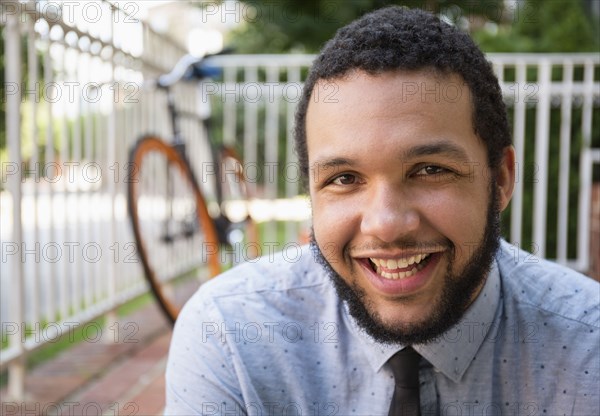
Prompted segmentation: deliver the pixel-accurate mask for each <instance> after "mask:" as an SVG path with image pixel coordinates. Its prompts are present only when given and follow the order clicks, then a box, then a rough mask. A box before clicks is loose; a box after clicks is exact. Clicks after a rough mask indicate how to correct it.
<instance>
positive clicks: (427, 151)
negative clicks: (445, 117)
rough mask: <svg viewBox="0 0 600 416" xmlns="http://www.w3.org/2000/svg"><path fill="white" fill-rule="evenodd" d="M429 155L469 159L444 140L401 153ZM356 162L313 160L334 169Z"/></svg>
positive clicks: (459, 148)
mask: <svg viewBox="0 0 600 416" xmlns="http://www.w3.org/2000/svg"><path fill="white" fill-rule="evenodd" d="M431 155H446V156H449V157H451V158H452V159H454V160H458V161H464V162H468V161H469V160H470V159H469V156H468V155H467V152H466V151H465V150H464V149H463V148H462V147H460V146H457V145H455V144H454V143H452V142H449V141H445V140H442V141H439V142H435V143H428V144H422V145H417V146H413V147H411V148H410V149H408V150H406V151H405V152H404V153H403V157H404V159H405V160H409V159H414V158H418V157H420V156H431ZM356 164H357V162H356V160H354V159H350V158H346V157H334V158H331V159H324V160H316V161H315V165H316V166H318V167H319V169H335V168H339V167H340V166H344V167H347V166H354V165H356Z"/></svg>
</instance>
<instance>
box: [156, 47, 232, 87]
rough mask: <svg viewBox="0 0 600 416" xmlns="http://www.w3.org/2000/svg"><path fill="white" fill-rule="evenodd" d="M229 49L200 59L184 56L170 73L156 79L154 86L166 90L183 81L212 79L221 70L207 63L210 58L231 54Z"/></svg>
mask: <svg viewBox="0 0 600 416" xmlns="http://www.w3.org/2000/svg"><path fill="white" fill-rule="evenodd" d="M231 51H232V49H231V48H225V49H223V50H222V51H220V52H217V53H214V54H209V55H205V56H203V57H201V58H198V57H197V56H192V55H189V54H188V55H184V56H183V57H181V59H179V61H178V62H177V64H175V66H174V67H173V69H172V70H171V72H169V73H168V74H163V75H161V76H159V77H158V79H157V81H156V85H157V86H158V87H160V88H168V87H170V86H171V85H173V84H176V83H177V82H179V81H181V80H184V81H189V80H201V79H204V78H209V77H214V76H216V75H219V74H220V73H221V69H220V68H218V67H215V66H211V65H210V63H209V62H207V61H210V59H209V58H210V57H211V56H216V55H224V54H227V53H231Z"/></svg>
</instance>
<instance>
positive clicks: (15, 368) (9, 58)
mask: <svg viewBox="0 0 600 416" xmlns="http://www.w3.org/2000/svg"><path fill="white" fill-rule="evenodd" d="M4 17H5V18H6V29H5V31H4V50H5V53H6V55H5V57H6V59H5V61H4V62H5V64H6V67H5V82H6V85H15V86H16V87H17V88H16V91H15V92H14V93H12V94H7V95H8V96H7V97H6V142H7V144H8V160H9V163H11V164H14V165H15V166H16V168H17V171H16V174H13V175H10V176H9V177H8V181H7V185H8V189H9V191H10V194H11V197H12V217H13V229H12V240H13V242H14V243H15V244H16V245H17V247H18V248H19V249H18V251H17V253H19V254H18V255H17V256H12V257H11V260H12V264H11V266H12V267H11V274H12V276H11V293H12V294H13V295H12V296H11V301H10V309H9V310H10V321H11V322H12V323H14V324H15V326H16V330H15V331H14V333H11V334H10V338H9V340H10V341H9V343H10V345H11V346H13V345H16V346H17V349H18V350H19V358H18V359H16V360H15V361H13V362H12V363H11V364H10V365H9V368H8V395H9V396H10V398H11V399H13V400H23V399H24V395H25V348H24V345H23V342H22V337H23V335H24V330H25V328H23V325H24V322H25V319H24V316H23V295H24V293H23V263H22V261H21V255H20V253H21V251H20V250H21V249H22V244H21V243H22V242H23V228H22V224H21V199H22V195H21V192H22V189H21V167H22V165H21V162H22V160H21V112H20V109H21V93H22V92H21V90H22V85H21V32H20V24H19V19H20V18H21V14H20V13H19V11H18V10H17V12H16V13H12V14H9V13H7V14H5V16H4Z"/></svg>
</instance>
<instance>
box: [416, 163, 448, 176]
mask: <svg viewBox="0 0 600 416" xmlns="http://www.w3.org/2000/svg"><path fill="white" fill-rule="evenodd" d="M444 173H450V171H449V170H448V169H446V168H443V167H441V166H436V165H427V166H423V167H422V168H421V169H419V170H418V171H416V172H415V175H416V176H431V175H440V174H444Z"/></svg>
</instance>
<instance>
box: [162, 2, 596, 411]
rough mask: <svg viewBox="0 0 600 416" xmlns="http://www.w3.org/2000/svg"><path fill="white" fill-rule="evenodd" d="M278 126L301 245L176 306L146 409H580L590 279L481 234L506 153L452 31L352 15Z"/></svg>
mask: <svg viewBox="0 0 600 416" xmlns="http://www.w3.org/2000/svg"><path fill="white" fill-rule="evenodd" d="M296 122H297V123H296V124H297V125H296V132H295V139H296V149H297V152H298V156H299V159H300V163H301V166H302V168H303V172H304V174H305V177H306V178H307V185H308V186H307V189H308V192H309V195H310V198H311V202H312V209H313V241H312V244H311V246H310V249H307V248H304V249H303V251H302V253H301V254H300V255H299V256H296V255H294V254H292V253H282V254H281V255H280V256H279V257H278V258H275V259H273V258H271V259H269V258H265V259H262V260H260V261H258V262H256V263H253V264H246V265H242V266H241V267H238V268H235V269H233V270H231V271H229V272H227V273H226V274H225V275H223V276H221V277H218V278H217V279H215V280H213V281H211V282H209V283H207V284H206V285H204V286H203V287H202V288H201V289H200V290H199V292H198V293H197V294H196V295H195V296H194V297H193V298H192V300H191V301H190V302H189V303H188V304H187V305H186V307H185V309H184V312H183V313H182V315H181V317H180V318H179V320H178V322H177V325H176V328H175V332H174V337H173V343H172V346H171V352H170V357H169V364H168V369H167V407H166V410H165V413H166V414H169V415H171V414H256V415H271V414H273V415H276V414H277V415H278V414H304V415H355V414H356V415H388V414H389V415H409V414H410V415H418V414H421V415H563V414H566V415H586V416H589V415H593V414H597V411H598V409H599V408H600V402H599V397H598V390H599V385H600V381H599V353H598V347H599V344H600V338H599V334H600V325H599V320H600V319H599V315H600V312H599V306H598V305H599V302H600V289H599V285H598V284H597V283H596V282H594V281H592V280H591V279H589V278H586V277H584V276H582V275H579V274H577V273H575V272H573V271H570V270H568V269H565V268H563V267H560V266H558V265H554V264H551V263H549V262H547V261H544V260H541V259H537V258H535V257H532V256H530V255H529V254H527V253H525V252H523V251H520V250H518V249H517V248H516V247H513V246H511V245H509V244H508V243H506V242H503V241H501V240H500V238H499V215H500V212H501V211H502V210H504V209H505V208H506V207H507V205H508V203H509V201H510V198H511V195H512V190H513V182H514V178H515V171H514V169H515V168H514V165H515V156H514V150H513V148H512V146H511V140H510V134H509V127H508V122H507V118H506V112H505V108H504V105H503V102H502V96H501V93H500V88H499V85H498V81H497V79H496V78H495V77H494V75H493V72H492V69H491V67H490V65H489V64H488V63H487V62H486V60H485V58H484V56H483V54H482V53H481V52H480V51H479V50H478V48H477V47H476V46H475V45H474V43H473V42H472V41H471V39H470V38H469V37H468V36H467V35H465V34H462V33H460V32H459V31H458V30H456V29H454V28H452V27H451V26H449V25H447V24H444V23H441V22H440V21H439V20H438V19H437V18H435V17H433V16H431V15H429V14H427V13H425V12H422V11H418V10H408V9H404V8H398V7H390V8H385V9H381V10H379V11H376V12H373V13H371V14H368V15H366V16H364V17H362V18H361V19H359V20H357V21H355V22H354V23H352V24H350V25H349V26H347V27H345V28H343V29H341V30H340V31H338V33H337V34H336V36H335V38H334V39H333V40H331V41H330V42H329V43H328V44H327V45H325V47H324V49H323V51H322V52H321V54H320V55H319V57H318V58H317V59H316V60H315V62H314V66H313V68H312V69H311V73H310V75H309V77H308V79H307V81H306V83H305V90H304V95H303V99H302V101H301V102H300V104H299V107H298V112H297V119H296Z"/></svg>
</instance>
